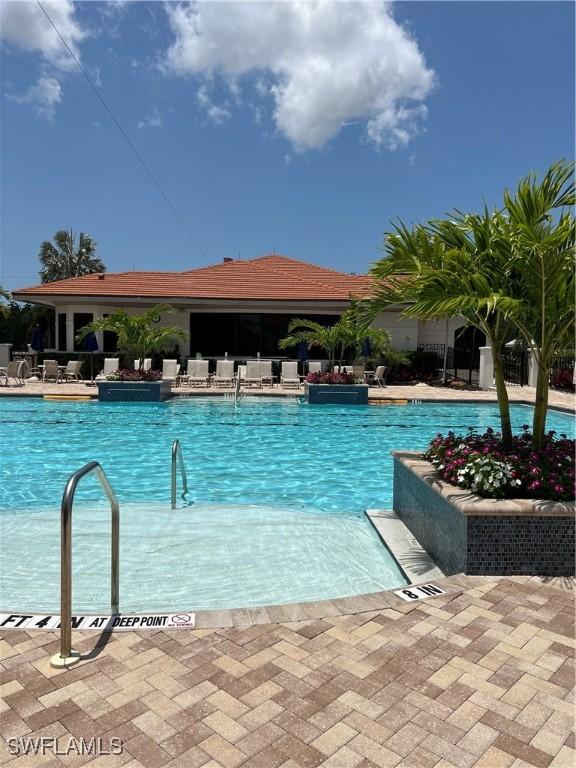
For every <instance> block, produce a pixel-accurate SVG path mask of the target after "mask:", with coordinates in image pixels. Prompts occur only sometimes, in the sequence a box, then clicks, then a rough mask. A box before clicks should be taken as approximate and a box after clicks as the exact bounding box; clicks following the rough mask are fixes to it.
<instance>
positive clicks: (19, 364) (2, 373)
mask: <svg viewBox="0 0 576 768" xmlns="http://www.w3.org/2000/svg"><path fill="white" fill-rule="evenodd" d="M23 367H24V360H11V361H10V362H9V363H8V365H7V366H6V368H0V380H1V381H2V383H3V385H4V386H6V387H11V386H15V387H20V386H22V385H23V384H24V379H23V378H22V369H23ZM11 381H12V382H14V384H11V383H10V382H11Z"/></svg>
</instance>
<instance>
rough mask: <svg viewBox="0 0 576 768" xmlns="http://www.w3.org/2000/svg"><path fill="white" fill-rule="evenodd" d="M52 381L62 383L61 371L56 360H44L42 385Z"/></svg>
mask: <svg viewBox="0 0 576 768" xmlns="http://www.w3.org/2000/svg"><path fill="white" fill-rule="evenodd" d="M49 379H52V380H53V381H55V382H56V383H57V384H58V383H59V382H61V381H63V378H62V369H61V368H60V366H59V365H58V361H57V360H44V370H43V371H42V383H44V382H46V381H48V380H49Z"/></svg>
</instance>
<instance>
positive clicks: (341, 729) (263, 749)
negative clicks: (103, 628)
mask: <svg viewBox="0 0 576 768" xmlns="http://www.w3.org/2000/svg"><path fill="white" fill-rule="evenodd" d="M434 583H435V584H438V585H439V586H441V587H442V588H443V589H445V590H446V594H443V595H440V596H437V597H433V598H429V599H426V600H421V601H417V602H414V603H405V602H403V601H402V600H401V599H400V598H399V597H396V596H395V595H393V594H391V593H381V595H386V600H385V602H384V603H382V604H381V605H380V607H375V605H377V604H376V603H372V605H370V602H369V601H367V600H366V598H365V597H360V598H357V599H356V598H348V599H347V600H346V601H345V605H346V609H347V610H346V612H345V613H338V614H334V613H333V615H331V616H324V618H318V617H313V616H311V615H309V616H306V614H299V613H298V611H295V607H294V606H284V607H282V606H278V611H279V613H278V614H277V615H276V616H275V617H274V620H272V617H270V616H268V617H264V616H263V615H261V614H260V615H259V616H257V617H256V616H255V617H254V618H255V619H257V621H256V622H255V623H253V624H252V625H249V624H246V623H244V624H242V625H241V626H234V627H228V628H206V629H194V630H176V631H158V632H153V631H147V632H146V631H141V632H124V633H117V634H112V635H106V636H103V638H102V640H101V642H100V643H99V647H98V648H97V649H96V650H95V644H96V643H97V641H98V635H96V634H95V633H88V632H86V633H82V632H75V633H74V634H73V642H74V646H75V647H76V649H77V650H79V651H80V652H82V653H83V654H90V656H91V657H92V658H91V659H90V660H86V661H81V662H80V663H79V664H78V665H77V666H75V667H74V668H72V669H71V670H68V671H62V670H56V669H52V668H51V667H50V666H49V657H50V655H51V654H52V653H55V652H56V651H57V634H56V633H53V632H41V631H19V630H12V631H9V632H8V631H6V632H4V633H3V634H2V640H0V646H1V658H2V660H1V667H0V669H1V677H0V680H1V682H2V695H3V703H2V709H3V711H2V714H1V717H0V735H1V736H2V738H3V739H4V740H5V743H4V745H3V746H2V747H1V748H0V764H2V765H10V766H14V768H16V766H18V768H20V766H22V767H24V766H36V765H43V766H48V768H56V766H63V765H66V766H81V765H85V764H88V765H90V766H92V767H93V768H116V766H127V767H128V768H140V767H141V766H143V767H144V768H158V766H166V767H167V768H200V767H201V766H204V768H241V767H242V768H244V767H245V768H316V766H325V768H374V766H378V767H379V768H395V767H396V766H399V768H525V767H526V766H535V767H536V768H548V767H549V766H550V768H571V767H572V766H573V765H574V764H575V760H576V750H575V746H576V743H575V737H574V708H573V698H572V697H573V686H574V647H575V645H576V642H575V640H574V626H573V625H574V601H573V594H572V593H571V592H570V591H568V590H562V589H558V588H556V587H555V586H554V587H552V586H550V585H549V584H546V583H544V582H543V581H542V580H540V579H537V578H529V577H513V578H506V579H498V578H491V577H469V576H454V577H449V578H447V579H442V580H438V581H435V582H434ZM552 583H554V584H555V585H556V586H562V585H563V582H561V581H560V580H555V581H554V582H552ZM374 597H376V596H374ZM378 598H379V599H383V598H380V596H378ZM334 602H335V604H336V607H338V601H334ZM304 605H305V604H304ZM304 605H303V606H302V607H301V608H299V609H298V610H303V609H304ZM282 612H284V613H282ZM303 616H304V618H302V617H303ZM42 737H45V738H58V740H59V741H58V745H59V747H60V751H61V752H62V751H65V750H66V748H67V746H68V745H69V744H70V740H71V739H76V742H75V743H78V742H79V740H80V739H81V738H84V739H85V740H90V739H96V740H100V741H98V742H97V743H98V745H99V747H100V751H101V756H100V757H95V758H94V756H90V755H84V756H78V755H77V754H68V755H65V754H60V755H57V754H55V752H54V749H53V748H50V747H49V748H48V749H47V750H46V753H45V755H44V756H41V755H28V756H26V755H24V754H23V752H22V749H23V746H24V745H25V743H26V739H30V738H36V739H40V738H42ZM114 737H115V738H116V739H120V740H121V742H122V753H121V754H119V755H106V754H104V753H105V752H106V751H107V750H108V749H109V747H110V743H111V739H112V738H114ZM9 740H12V741H9ZM28 743H30V742H28ZM9 747H11V748H12V749H18V747H20V752H19V753H18V754H11V753H10V750H9Z"/></svg>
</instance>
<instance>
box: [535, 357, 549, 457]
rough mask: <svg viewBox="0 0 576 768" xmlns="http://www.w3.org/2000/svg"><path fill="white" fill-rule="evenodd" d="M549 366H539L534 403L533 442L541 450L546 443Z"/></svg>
mask: <svg viewBox="0 0 576 768" xmlns="http://www.w3.org/2000/svg"><path fill="white" fill-rule="evenodd" d="M548 376H549V371H548V368H544V367H542V366H540V365H539V366H538V375H537V377H536V400H535V403H534V418H533V420H532V444H533V446H534V448H535V449H536V450H537V451H539V450H540V449H541V448H542V445H543V443H544V434H545V431H546V415H547V412H548Z"/></svg>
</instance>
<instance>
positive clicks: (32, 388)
mask: <svg viewBox="0 0 576 768" xmlns="http://www.w3.org/2000/svg"><path fill="white" fill-rule="evenodd" d="M241 391H242V394H243V395H248V396H254V397H258V396H268V397H270V396H272V397H298V396H303V394H304V389H303V388H300V389H299V390H298V389H282V388H281V387H278V386H275V387H262V388H256V387H242V390H241ZM172 392H173V394H174V395H175V396H199V395H204V396H205V395H214V396H222V395H226V394H227V395H228V396H231V395H232V394H233V390H232V389H223V388H220V389H218V388H216V387H175V388H173V389H172ZM44 395H71V396H81V397H91V398H95V397H97V396H98V388H97V387H95V386H90V385H87V384H83V383H76V382H69V383H66V384H54V383H48V384H42V382H26V383H25V384H24V385H23V386H11V387H6V386H0V397H2V396H4V397H6V396H15V397H31V396H32V397H34V396H36V397H43V396H44ZM368 397H369V400H370V402H371V403H382V404H387V403H388V402H391V404H393V402H398V403H399V404H401V403H402V401H406V400H422V401H423V402H428V401H430V402H441V401H445V402H452V401H453V402H458V401H461V402H464V401H469V402H496V390H495V389H488V390H459V389H450V388H449V387H446V388H444V387H430V386H428V385H427V384H417V385H415V386H401V385H390V386H389V387H370V388H369V390H368ZM508 397H509V398H510V401H511V402H516V403H517V402H521V403H533V402H534V399H535V390H534V388H533V387H516V386H510V387H508ZM549 405H550V407H551V408H560V409H563V410H567V411H571V412H574V411H575V410H576V396H575V395H574V394H572V393H570V392H557V391H556V390H550V396H549Z"/></svg>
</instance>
